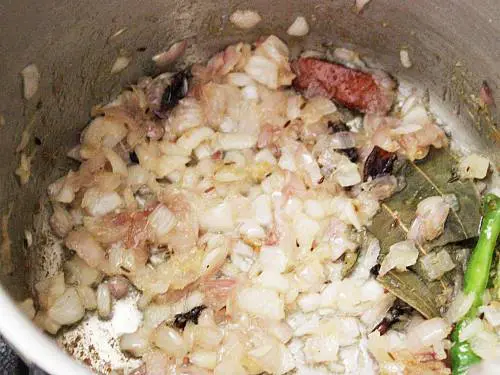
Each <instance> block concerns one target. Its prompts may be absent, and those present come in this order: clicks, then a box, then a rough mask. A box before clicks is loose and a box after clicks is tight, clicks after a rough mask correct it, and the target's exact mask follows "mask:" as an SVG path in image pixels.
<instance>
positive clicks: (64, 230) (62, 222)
mask: <svg viewBox="0 0 500 375" xmlns="http://www.w3.org/2000/svg"><path fill="white" fill-rule="evenodd" d="M53 209H54V213H53V214H52V216H51V217H50V219H49V224H50V227H51V228H52V230H53V232H54V233H55V234H56V235H57V236H59V237H61V238H64V237H66V236H67V234H68V233H69V232H70V231H71V229H73V225H74V224H73V218H72V217H71V214H70V213H69V212H68V211H66V209H65V208H64V207H62V206H61V205H59V204H54V205H53Z"/></svg>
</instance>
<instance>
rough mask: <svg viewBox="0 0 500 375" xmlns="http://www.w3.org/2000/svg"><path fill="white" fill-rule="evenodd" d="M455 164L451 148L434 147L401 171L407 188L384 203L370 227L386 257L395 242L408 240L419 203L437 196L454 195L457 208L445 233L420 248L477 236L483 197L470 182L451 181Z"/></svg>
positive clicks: (425, 248) (450, 215) (446, 225)
mask: <svg viewBox="0 0 500 375" xmlns="http://www.w3.org/2000/svg"><path fill="white" fill-rule="evenodd" d="M456 164H457V161H456V159H455V158H454V157H453V155H452V154H451V152H450V151H449V150H448V149H439V150H438V149H434V148H431V150H430V151H429V154H428V155H427V157H426V158H425V159H423V160H420V161H415V162H411V161H408V162H406V163H405V164H404V165H403V166H402V167H401V168H400V171H398V173H399V174H401V175H403V176H404V177H405V181H406V186H405V188H404V189H403V190H402V191H400V192H399V193H397V194H395V195H393V196H392V197H391V198H389V199H387V200H386V201H384V202H383V203H382V204H381V210H380V211H379V212H378V213H377V215H375V217H374V219H373V223H372V225H371V226H370V228H369V230H370V231H371V232H372V233H373V234H374V235H375V236H376V237H377V238H378V239H379V241H380V247H381V253H382V254H387V252H388V251H389V247H390V246H391V245H393V244H394V243H396V242H399V241H403V240H405V239H406V234H407V233H408V230H409V228H410V226H411V223H412V221H413V219H415V212H416V210H417V205H418V203H419V202H420V201H422V200H423V199H425V198H427V197H432V196H436V195H441V196H445V195H448V194H454V195H455V197H456V198H457V200H458V208H457V209H456V210H450V213H449V215H448V218H447V220H446V224H445V228H444V232H443V234H442V235H440V236H439V237H437V238H436V239H434V240H433V241H431V242H427V243H426V244H424V245H423V246H421V247H420V250H421V251H422V252H424V253H426V252H427V251H429V250H430V249H432V248H434V247H436V246H443V245H446V244H448V243H453V242H458V241H462V240H465V239H468V238H472V237H476V236H477V235H478V230H479V224H480V220H481V213H480V197H479V194H478V192H477V189H476V188H475V186H474V184H473V183H472V182H471V181H470V180H467V181H461V180H455V181H454V180H450V177H451V176H452V171H453V170H454V169H455V167H456Z"/></svg>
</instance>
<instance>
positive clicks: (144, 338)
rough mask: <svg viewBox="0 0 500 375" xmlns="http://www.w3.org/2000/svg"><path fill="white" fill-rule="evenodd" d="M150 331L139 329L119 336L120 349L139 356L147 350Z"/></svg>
mask: <svg viewBox="0 0 500 375" xmlns="http://www.w3.org/2000/svg"><path fill="white" fill-rule="evenodd" d="M149 333H150V331H147V330H141V329H139V330H138V331H136V332H133V333H126V334H124V335H123V336H122V337H120V349H121V350H123V351H125V352H129V353H131V354H132V355H134V356H136V357H140V356H142V355H143V354H145V353H146V352H147V351H148V350H149V345H150V344H149Z"/></svg>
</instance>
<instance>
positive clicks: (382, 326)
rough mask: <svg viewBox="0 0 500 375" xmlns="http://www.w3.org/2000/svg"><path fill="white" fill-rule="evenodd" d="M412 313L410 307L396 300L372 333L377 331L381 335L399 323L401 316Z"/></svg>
mask: <svg viewBox="0 0 500 375" xmlns="http://www.w3.org/2000/svg"><path fill="white" fill-rule="evenodd" d="M412 311H413V308H412V307H411V306H410V305H408V304H406V303H404V302H403V301H401V300H400V299H398V300H396V302H395V303H394V305H393V306H392V307H391V308H390V310H389V312H388V313H387V315H386V316H385V318H384V319H383V320H382V321H381V322H380V323H379V324H378V326H376V327H375V329H374V331H375V330H377V331H379V332H380V334H381V335H383V334H384V333H386V332H387V331H388V330H389V329H390V328H391V327H392V325H393V324H394V323H396V322H398V321H399V318H400V317H401V315H404V314H408V315H409V314H411V313H412Z"/></svg>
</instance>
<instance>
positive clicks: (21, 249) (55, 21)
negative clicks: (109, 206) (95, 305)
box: [0, 0, 500, 370]
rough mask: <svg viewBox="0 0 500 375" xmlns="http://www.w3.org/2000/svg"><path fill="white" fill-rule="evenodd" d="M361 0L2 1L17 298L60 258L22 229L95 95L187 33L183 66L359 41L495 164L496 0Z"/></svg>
mask: <svg viewBox="0 0 500 375" xmlns="http://www.w3.org/2000/svg"><path fill="white" fill-rule="evenodd" d="M353 2H354V1H353V0H325V1H309V2H306V1H301V0H275V1H273V2H269V1H268V0H256V1H236V0H234V1H233V0H219V1H209V0H203V1H202V0H192V1H189V0H177V1H170V0H111V1H106V2H102V1H95V0H80V1H77V2H76V1H67V0H42V1H38V2H33V1H28V0H18V1H4V2H2V3H1V4H0V35H1V38H0V75H1V78H2V90H0V113H1V114H2V115H3V116H4V118H5V125H3V127H2V128H1V129H0V134H1V137H0V146H1V147H0V160H1V161H2V162H1V163H0V179H1V181H2V182H1V188H0V213H1V214H5V213H6V212H7V211H8V209H9V207H10V205H11V204H12V207H13V211H12V216H11V218H10V221H9V232H10V239H11V241H12V252H13V255H14V256H13V269H14V272H12V273H11V274H6V273H5V272H2V271H4V270H5V269H6V267H5V264H2V269H0V275H1V276H0V280H1V281H2V285H3V287H4V288H6V289H7V291H8V292H9V294H10V295H11V296H12V297H13V298H14V299H17V300H19V299H22V298H24V297H26V296H27V295H29V293H30V290H31V287H32V285H33V282H34V281H36V280H38V279H40V278H43V277H45V276H46V275H47V274H51V273H53V272H54V271H55V270H57V269H58V267H59V266H60V264H61V261H62V259H63V256H62V252H61V248H60V246H59V245H58V243H57V242H54V241H51V240H50V239H47V238H46V237H45V236H42V235H40V225H36V227H37V229H38V233H35V243H34V246H33V247H32V248H30V249H26V248H25V246H24V245H23V243H24V242H23V237H24V229H25V228H31V230H33V229H32V228H33V214H37V215H38V217H40V215H42V216H43V208H41V205H40V204H39V198H40V196H41V195H42V194H43V193H44V191H45V189H46V186H47V184H48V183H49V182H50V181H52V180H54V179H55V178H56V177H57V176H59V175H61V174H62V173H63V171H64V170H65V169H67V168H68V167H69V166H70V164H68V160H67V159H66V158H65V157H64V155H65V154H66V152H67V151H68V149H69V148H70V147H71V146H73V145H75V144H76V143H77V141H78V137H79V132H80V130H81V129H82V128H83V127H84V126H85V124H86V122H87V121H88V120H89V112H90V108H91V107H92V105H95V104H97V103H100V102H103V101H107V100H108V99H109V98H110V97H111V96H112V95H114V94H116V93H117V92H118V90H119V88H120V87H121V86H123V85H127V84H129V83H132V82H134V81H135V80H136V79H137V78H138V77H140V76H141V75H144V74H151V73H154V70H153V66H152V64H151V62H150V58H151V56H152V55H153V54H155V53H156V52H158V51H159V50H162V49H163V48H165V47H167V46H168V45H170V44H171V43H172V42H174V41H177V40H180V39H188V41H189V45H190V47H189V49H188V52H187V56H188V57H187V59H186V60H185V63H186V64H189V63H191V62H193V61H201V60H204V59H205V58H206V57H208V56H209V55H211V54H213V53H214V52H216V51H217V50H219V49H221V48H222V47H223V46H225V45H227V44H229V43H231V42H235V41H237V40H241V39H245V40H252V39H255V38H256V37H257V36H259V35H261V34H269V33H275V34H277V35H279V36H280V37H282V38H284V39H285V40H286V41H287V42H288V43H289V44H290V46H291V49H292V51H294V53H298V52H299V51H300V50H301V49H316V50H325V49H328V48H334V47H338V46H347V47H350V48H354V49H356V50H358V51H359V52H361V54H362V55H363V57H364V58H366V59H367V60H368V61H371V62H372V63H374V64H377V65H380V66H382V67H384V68H385V69H386V70H387V71H389V72H391V73H393V74H394V75H395V76H396V77H397V78H399V79H401V80H405V81H408V82H410V83H411V84H413V85H417V86H419V87H424V88H428V89H429V90H430V92H431V94H432V95H431V97H432V106H433V108H435V109H436V110H438V111H439V112H440V113H442V115H443V119H445V121H446V122H447V125H448V128H449V129H450V130H451V132H452V134H453V136H454V139H456V140H458V141H459V143H461V145H462V146H463V147H465V148H468V149H470V150H473V151H474V150H476V151H477V150H479V151H481V152H482V153H485V154H488V155H489V156H490V157H491V158H492V159H493V160H494V161H495V162H496V163H498V162H499V161H500V155H499V153H498V143H495V142H498V141H499V135H498V134H499V133H498V129H496V120H495V118H496V115H497V114H496V113H493V114H492V115H493V117H492V116H490V114H487V113H484V112H478V106H477V95H478V92H479V87H480V84H481V82H482V80H484V79H486V80H487V81H488V83H489V85H490V86H491V88H492V89H493V92H494V93H495V99H496V102H497V103H500V88H499V85H500V65H499V64H498V61H500V38H498V35H500V7H499V6H498V0H477V1H467V0H449V1H442V0H419V1H400V0H373V1H372V2H370V3H369V5H368V6H367V7H366V9H365V10H364V11H363V12H362V13H361V14H359V15H357V14H355V13H354V12H353V11H352V4H353ZM238 8H241V9H243V8H252V9H256V10H258V11H259V12H260V14H261V15H262V17H263V22H261V23H260V24H259V25H258V26H257V27H256V28H255V29H253V30H251V31H250V32H242V31H239V30H236V29H235V28H234V27H233V26H232V25H231V24H230V23H229V22H228V16H229V14H231V12H232V11H234V10H235V9H238ZM298 15H304V16H306V17H307V19H308V20H309V21H310V24H311V33H310V34H309V35H308V36H307V37H305V38H303V39H300V40H299V39H296V38H290V37H287V36H286V34H285V30H286V28H287V27H288V25H289V24H290V23H291V22H292V21H293V20H294V19H295V17H296V16H298ZM122 28H126V29H125V31H124V32H123V33H122V34H121V35H119V36H117V37H115V38H112V39H110V38H109V37H110V36H111V35H113V34H114V33H115V32H117V31H118V30H120V29H122ZM143 47H145V48H146V49H145V50H144V51H143ZM401 47H407V48H408V50H409V52H410V56H411V59H412V61H413V65H414V66H413V67H412V68H411V69H404V68H403V67H402V66H401V64H400V61H399V49H400V48H401ZM121 49H125V50H127V51H128V53H129V54H130V55H131V56H132V62H131V64H130V66H129V67H128V68H127V69H126V70H125V71H124V72H123V73H121V74H119V75H114V76H111V75H110V74H109V71H110V69H111V66H112V63H113V61H114V59H115V58H116V56H117V55H118V53H119V51H120V50H121ZM29 63H36V64H37V66H38V67H39V68H40V71H41V86H40V90H39V93H38V94H37V95H36V96H35V98H33V99H32V100H30V101H29V102H26V101H24V100H23V99H22V93H21V80H20V76H19V72H20V71H21V70H22V68H23V67H24V66H26V65H27V64H29ZM471 95H475V96H471ZM30 121H33V129H32V134H33V135H35V136H37V137H38V138H39V139H40V141H41V145H38V146H36V145H34V144H30V150H35V149H36V154H35V157H34V159H33V166H32V171H33V176H32V178H31V179H30V182H29V184H28V185H26V186H22V187H20V186H19V184H18V182H17V180H16V178H15V176H14V170H15V168H16V166H17V165H18V163H19V155H18V154H16V153H15V149H16V146H17V144H18V143H19V141H20V139H21V133H22V131H23V129H24V127H25V126H26V125H27V124H28V123H29V122H30ZM12 319H15V318H12ZM109 324H111V325H112V323H109ZM0 329H2V323H1V322H0ZM97 331H99V329H97ZM108 331H109V330H108ZM93 332H95V327H94V331H93ZM103 332H104V331H103ZM108 333H109V332H108ZM115 333H116V332H115ZM113 334H114V333H113V332H111V333H110V335H113ZM27 339H29V338H27ZM109 339H110V338H109V336H106V337H105V336H104V335H103V336H102V337H101V340H100V342H101V343H104V344H105V343H106V342H109ZM62 340H64V339H62ZM104 344H103V345H104ZM84 357H85V353H84ZM87 357H89V356H87ZM92 361H93V362H92ZM92 361H91V362H92V363H94V364H95V366H96V367H95V368H96V369H97V368H100V369H101V370H104V369H105V365H104V364H103V363H105V362H106V361H107V360H106V359H104V360H103V359H102V358H99V360H96V361H94V360H92Z"/></svg>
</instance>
